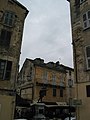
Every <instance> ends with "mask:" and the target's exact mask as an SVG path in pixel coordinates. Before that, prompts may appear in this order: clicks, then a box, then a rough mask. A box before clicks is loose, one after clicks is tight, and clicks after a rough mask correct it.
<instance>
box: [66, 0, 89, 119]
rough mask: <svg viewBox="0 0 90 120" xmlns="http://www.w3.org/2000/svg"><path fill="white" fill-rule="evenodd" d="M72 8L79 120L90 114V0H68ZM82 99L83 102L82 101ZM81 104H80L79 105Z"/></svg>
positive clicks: (86, 117) (87, 117)
mask: <svg viewBox="0 0 90 120" xmlns="http://www.w3.org/2000/svg"><path fill="white" fill-rule="evenodd" d="M68 1H69V2H70V10H71V24H72V44H73V54H74V68H75V82H76V90H75V91H76V107H77V114H76V116H77V120H85V119H87V120H89V118H90V114H89V110H90V40H89V39H90V0H68ZM80 101H81V102H80ZM78 105H80V106H78Z"/></svg>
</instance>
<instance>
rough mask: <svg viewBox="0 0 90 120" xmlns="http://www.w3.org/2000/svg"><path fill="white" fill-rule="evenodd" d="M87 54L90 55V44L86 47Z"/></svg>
mask: <svg viewBox="0 0 90 120" xmlns="http://www.w3.org/2000/svg"><path fill="white" fill-rule="evenodd" d="M86 55H87V57H90V46H88V47H86Z"/></svg>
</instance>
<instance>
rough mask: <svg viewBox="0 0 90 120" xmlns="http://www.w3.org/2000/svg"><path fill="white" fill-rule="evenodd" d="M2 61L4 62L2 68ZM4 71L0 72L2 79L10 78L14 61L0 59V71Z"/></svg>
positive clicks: (0, 78)
mask: <svg viewBox="0 0 90 120" xmlns="http://www.w3.org/2000/svg"><path fill="white" fill-rule="evenodd" d="M2 63H4V64H3V65H4V66H3V68H2V65H1V64H2ZM1 70H2V71H3V72H2V73H0V80H10V77H11V70H12V61H8V60H2V59H0V71H1Z"/></svg>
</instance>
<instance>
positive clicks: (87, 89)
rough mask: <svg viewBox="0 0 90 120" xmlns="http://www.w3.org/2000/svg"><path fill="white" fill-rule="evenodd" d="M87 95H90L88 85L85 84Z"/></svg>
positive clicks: (89, 86)
mask: <svg viewBox="0 0 90 120" xmlns="http://www.w3.org/2000/svg"><path fill="white" fill-rule="evenodd" d="M86 93H87V97H90V85H87V86H86Z"/></svg>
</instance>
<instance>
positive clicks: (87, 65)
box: [85, 45, 90, 70]
mask: <svg viewBox="0 0 90 120" xmlns="http://www.w3.org/2000/svg"><path fill="white" fill-rule="evenodd" d="M87 47H89V48H90V45H88V46H85V58H86V68H87V70H90V67H89V64H88V60H90V57H88V56H87Z"/></svg>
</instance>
